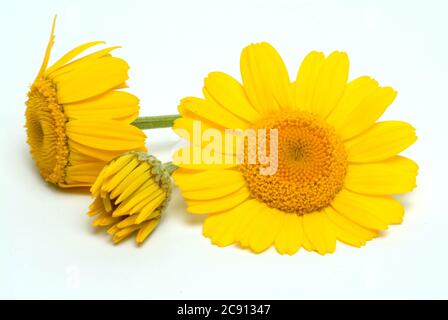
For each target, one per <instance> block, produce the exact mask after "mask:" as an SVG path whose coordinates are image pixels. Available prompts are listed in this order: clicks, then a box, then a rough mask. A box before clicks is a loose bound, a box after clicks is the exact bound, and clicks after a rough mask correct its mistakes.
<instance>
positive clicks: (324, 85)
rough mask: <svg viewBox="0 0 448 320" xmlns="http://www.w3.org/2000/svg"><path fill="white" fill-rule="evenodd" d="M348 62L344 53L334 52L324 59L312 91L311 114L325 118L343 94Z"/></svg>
mask: <svg viewBox="0 0 448 320" xmlns="http://www.w3.org/2000/svg"><path fill="white" fill-rule="evenodd" d="M348 69H349V61H348V56H347V54H346V53H345V52H338V51H335V52H333V53H332V54H330V55H329V56H328V58H326V59H325V61H324V62H323V64H322V67H321V69H320V72H319V75H318V77H317V80H316V87H315V89H314V95H313V101H312V103H311V112H313V113H316V114H318V115H320V116H321V117H322V118H326V117H327V116H328V115H329V114H330V112H331V111H332V110H333V109H334V108H335V107H336V105H337V103H338V102H339V100H340V99H341V97H342V94H343V93H344V89H345V86H346V83H347V79H348Z"/></svg>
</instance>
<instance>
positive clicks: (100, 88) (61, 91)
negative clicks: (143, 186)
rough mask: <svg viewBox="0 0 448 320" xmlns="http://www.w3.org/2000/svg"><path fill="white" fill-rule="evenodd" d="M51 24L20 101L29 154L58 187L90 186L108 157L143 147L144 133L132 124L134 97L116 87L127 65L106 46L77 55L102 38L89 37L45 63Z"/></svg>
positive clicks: (135, 107)
mask: <svg viewBox="0 0 448 320" xmlns="http://www.w3.org/2000/svg"><path fill="white" fill-rule="evenodd" d="M54 27H55V22H53V27H52V31H51V36H50V41H49V43H48V47H47V50H46V52H45V57H44V61H43V63H42V67H41V68H40V70H39V73H38V75H37V77H36V79H35V81H34V83H33V84H32V85H31V88H30V91H29V92H28V101H27V102H26V106H27V108H26V113H25V115H26V128H27V135H28V144H29V145H30V149H31V155H32V157H33V159H34V160H35V162H36V164H37V167H38V168H39V171H40V173H41V175H42V177H44V179H45V180H46V181H48V182H51V183H53V184H56V185H59V186H61V187H75V186H91V185H92V183H93V182H94V181H95V178H96V176H97V175H98V173H99V172H100V170H101V168H103V166H104V164H105V163H106V162H107V161H109V160H110V159H112V158H114V157H116V156H117V155H119V154H122V153H123V152H126V151H131V150H135V151H146V147H145V138H146V136H145V134H144V133H143V132H142V131H141V130H139V129H138V128H136V127H135V126H132V125H131V123H132V121H134V119H136V118H137V116H138V111H139V100H138V98H137V97H136V96H134V95H132V94H130V93H128V92H125V91H122V90H121V89H122V88H125V87H126V80H127V79H128V69H129V66H128V64H127V63H126V62H125V61H124V60H122V59H120V58H116V57H113V56H111V54H110V52H111V51H112V50H114V49H116V48H117V47H109V48H105V49H103V50H100V51H97V52H94V53H92V54H89V55H86V56H84V57H81V58H78V59H76V60H74V59H75V58H76V57H78V56H79V55H80V54H81V53H83V52H84V51H85V50H87V49H89V48H90V47H93V46H95V45H98V44H100V43H102V42H89V43H86V44H83V45H81V46H79V47H76V48H75V49H73V50H71V51H70V52H68V53H67V54H65V55H64V56H63V57H62V58H61V59H59V60H58V61H57V62H56V63H54V64H53V65H52V66H51V67H47V65H48V62H49V59H50V52H51V49H52V46H53V42H54Z"/></svg>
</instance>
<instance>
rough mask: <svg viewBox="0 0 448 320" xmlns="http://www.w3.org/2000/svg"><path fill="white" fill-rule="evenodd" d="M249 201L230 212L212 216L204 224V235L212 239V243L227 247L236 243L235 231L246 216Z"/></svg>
mask: <svg viewBox="0 0 448 320" xmlns="http://www.w3.org/2000/svg"><path fill="white" fill-rule="evenodd" d="M246 203H247V201H245V202H243V203H242V204H240V205H239V206H236V207H235V208H233V209H230V210H229V211H225V212H222V213H216V214H212V215H210V216H208V217H207V219H206V220H205V222H204V227H203V234H204V236H206V237H208V238H210V239H211V240H212V243H213V244H215V245H217V246H219V247H225V246H228V245H230V244H232V243H234V241H235V231H236V229H237V228H238V225H239V222H240V221H241V219H242V216H243V215H245V214H246V211H245V210H244V209H245V208H247V207H248V206H247V204H246Z"/></svg>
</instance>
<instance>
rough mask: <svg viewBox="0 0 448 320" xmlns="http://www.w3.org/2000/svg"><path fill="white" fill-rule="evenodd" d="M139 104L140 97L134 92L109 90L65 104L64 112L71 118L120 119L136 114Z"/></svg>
mask: <svg viewBox="0 0 448 320" xmlns="http://www.w3.org/2000/svg"><path fill="white" fill-rule="evenodd" d="M138 104H139V99H138V98H137V97H136V96H134V95H133V94H130V93H128V92H124V91H109V92H107V93H105V94H102V95H100V96H97V97H95V98H92V99H88V100H84V101H81V102H76V103H68V104H65V105H64V112H65V115H66V116H67V117H69V118H71V119H100V120H120V119H129V117H130V116H135V115H136V114H137V113H138V110H139V106H138ZM131 121H132V120H130V121H129V123H130V122H131Z"/></svg>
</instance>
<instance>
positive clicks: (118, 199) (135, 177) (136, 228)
mask: <svg viewBox="0 0 448 320" xmlns="http://www.w3.org/2000/svg"><path fill="white" fill-rule="evenodd" d="M175 168H176V167H175V166H173V165H172V164H170V163H167V164H162V163H161V162H160V161H159V160H157V159H156V158H155V157H154V156H151V155H147V154H145V153H142V152H130V153H126V154H124V155H122V156H119V157H118V158H115V159H114V160H112V161H111V162H110V163H109V164H107V165H106V166H105V167H104V169H103V170H102V171H101V172H100V174H99V176H98V178H97V180H96V181H95V183H94V185H93V186H92V188H91V190H90V191H91V193H92V195H93V196H94V197H95V200H94V201H93V203H92V204H91V205H90V210H89V213H88V214H89V215H90V216H95V215H97V216H98V217H97V218H96V219H95V220H94V222H93V225H94V226H98V227H105V226H110V228H109V230H108V231H107V232H108V233H109V234H110V235H111V236H112V240H113V241H114V242H115V243H117V242H120V241H121V240H123V239H124V238H126V237H127V236H129V235H130V234H132V233H134V232H137V236H136V241H137V243H139V244H140V243H142V242H143V241H144V240H145V239H146V238H147V237H148V236H149V234H150V233H151V232H152V231H153V230H154V228H155V227H156V226H157V224H158V223H159V220H160V217H161V214H162V212H163V210H164V209H165V207H166V205H167V204H168V201H169V198H170V195H171V178H170V175H171V173H172V172H173V171H174V170H175Z"/></svg>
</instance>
